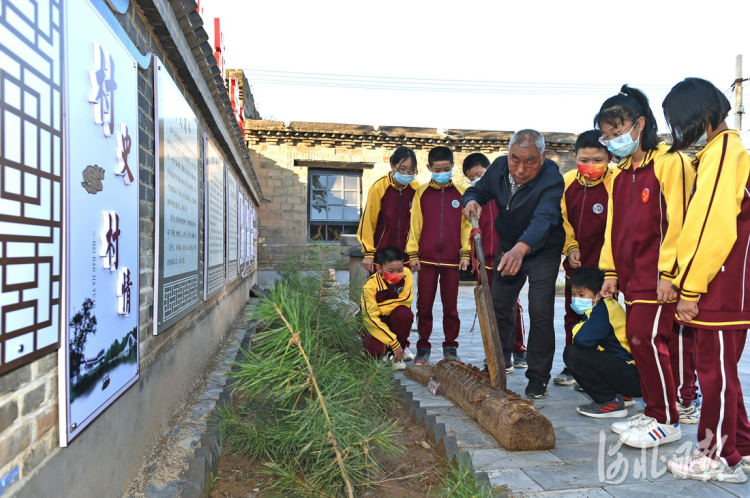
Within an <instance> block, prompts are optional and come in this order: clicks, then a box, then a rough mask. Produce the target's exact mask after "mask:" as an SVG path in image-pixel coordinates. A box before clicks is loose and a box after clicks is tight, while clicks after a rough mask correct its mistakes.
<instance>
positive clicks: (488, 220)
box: [479, 201, 526, 353]
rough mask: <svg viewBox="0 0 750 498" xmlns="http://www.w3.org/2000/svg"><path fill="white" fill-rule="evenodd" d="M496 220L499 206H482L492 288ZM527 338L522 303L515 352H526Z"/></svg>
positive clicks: (518, 314) (486, 255)
mask: <svg viewBox="0 0 750 498" xmlns="http://www.w3.org/2000/svg"><path fill="white" fill-rule="evenodd" d="M495 218H497V204H495V201H490V202H488V203H487V204H485V205H484V206H482V216H481V217H480V218H479V229H480V230H481V231H482V248H483V249H484V263H485V266H484V268H485V270H486V271H485V275H487V284H488V285H489V286H490V289H491V288H492V275H493V271H492V270H493V268H492V264H493V262H494V261H495V256H496V255H497V251H498V247H499V238H498V236H497V231H496V230H495ZM525 338H526V325H525V324H524V322H523V307H522V306H521V301H520V300H519V301H518V303H516V341H515V344H514V345H513V351H514V352H516V353H522V352H524V351H526V346H525V345H524V343H523V341H524V339H525Z"/></svg>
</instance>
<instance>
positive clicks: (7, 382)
mask: <svg viewBox="0 0 750 498" xmlns="http://www.w3.org/2000/svg"><path fill="white" fill-rule="evenodd" d="M195 8H196V5H195V2H194V1H191V0H172V1H168V0H134V2H131V5H130V8H129V10H128V11H127V13H126V14H118V15H117V18H118V20H119V21H120V24H121V25H122V26H123V28H125V30H126V32H127V33H128V35H129V37H130V39H131V40H132V41H133V42H134V43H135V44H136V46H137V47H138V48H139V50H140V51H141V52H142V53H147V52H153V53H154V54H155V55H156V56H158V57H159V58H160V59H161V60H162V62H163V63H164V65H165V67H166V69H167V71H168V72H169V73H170V74H171V75H172V76H173V78H174V79H175V81H176V82H177V85H178V87H180V88H181V90H182V91H183V93H184V95H185V97H186V99H187V101H188V102H189V103H190V105H191V106H192V107H193V110H194V111H195V113H196V115H197V116H198V121H199V127H200V130H199V133H201V136H202V133H203V132H204V131H206V132H207V133H208V134H209V136H210V137H211V138H212V139H213V140H214V141H215V143H216V144H217V146H218V148H219V149H220V150H221V151H222V153H223V154H224V156H225V157H226V158H227V159H228V167H230V168H232V169H233V171H234V172H235V174H236V176H237V178H238V180H239V182H240V183H241V184H242V185H243V186H244V187H245V189H246V190H247V191H248V192H249V193H250V196H251V198H253V199H254V200H255V202H256V203H257V201H259V200H260V198H261V196H262V190H261V187H260V185H259V184H258V183H257V177H256V175H255V171H254V170H253V167H252V163H251V160H250V155H249V151H248V150H247V148H246V146H245V143H244V140H243V135H242V131H241V130H240V129H239V127H238V126H237V124H236V120H235V119H234V116H233V115H232V112H231V105H230V104H227V103H228V96H226V98H224V95H225V94H226V88H225V87H224V84H223V82H222V81H221V79H220V78H219V80H218V81H217V80H216V79H215V78H213V79H212V76H211V75H213V74H214V72H215V71H214V69H216V68H215V59H214V60H213V61H211V60H210V59H213V55H210V56H209V57H205V56H201V54H202V53H203V52H205V50H204V49H202V48H201V47H202V46H203V45H204V43H201V40H202V36H203V35H202V34H201V31H202V28H201V26H200V24H201V20H200V18H197V19H196V18H195V16H190V23H188V22H186V21H185V20H184V19H186V15H187V14H188V13H192V12H193V11H194V10H195ZM203 34H205V33H203ZM191 45H193V46H191ZM205 45H208V44H207V43H205ZM208 53H210V52H208ZM211 63H212V64H213V66H211ZM153 73H154V64H153V63H152V64H151V66H150V67H149V68H148V69H145V70H144V69H142V68H139V71H138V93H139V95H138V108H139V109H138V112H139V130H138V141H139V160H140V164H139V167H140V186H139V187H140V289H139V291H140V329H141V330H140V345H139V348H140V371H141V378H140V380H139V382H138V384H137V385H136V386H133V387H132V388H131V389H130V390H129V391H127V392H126V393H125V394H124V395H123V396H122V397H121V398H120V399H119V400H118V401H116V402H115V403H114V404H113V405H112V406H110V407H109V408H108V409H107V411H105V412H104V413H103V414H102V415H101V416H100V417H99V418H98V419H97V420H96V421H95V422H94V423H93V424H92V425H91V426H90V427H89V428H87V429H86V430H85V431H84V432H83V433H82V434H81V435H80V436H79V437H78V438H77V439H76V440H75V441H74V442H73V443H72V444H71V445H70V446H69V447H68V448H62V449H61V448H60V447H59V422H58V416H59V415H58V414H59V409H60V408H62V409H64V408H65V407H64V406H62V407H61V406H60V404H59V401H58V376H57V373H58V372H57V366H58V353H57V352H54V353H51V354H48V355H46V356H44V357H42V358H40V359H38V360H36V361H34V362H33V363H30V364H26V365H24V366H21V367H19V368H17V369H15V370H13V371H11V372H9V373H7V374H4V375H0V482H2V481H1V480H2V479H3V478H4V477H9V476H16V475H17V478H16V480H18V481H19V482H17V483H15V484H11V485H10V487H8V488H7V489H6V490H4V489H3V488H2V487H0V494H3V492H4V491H5V493H7V494H3V496H13V495H16V494H17V495H19V496H53V495H56V496H95V495H96V496H116V495H119V494H121V492H122V489H123V484H124V483H126V482H127V481H128V479H129V478H130V477H131V476H132V475H133V473H134V472H137V471H138V469H139V467H140V466H141V464H142V463H143V461H142V459H141V455H143V454H146V453H147V452H148V450H149V447H150V445H151V444H153V442H154V441H155V440H156V438H157V437H158V436H159V435H160V434H161V432H162V431H163V430H164V428H165V426H166V424H167V422H168V420H169V419H170V410H171V409H172V406H173V405H174V404H175V403H176V402H177V401H178V400H179V398H180V396H182V395H183V394H184V393H185V392H187V390H188V389H189V388H190V387H191V385H192V378H193V376H195V375H198V373H199V370H200V366H201V365H202V364H203V362H205V361H207V360H208V359H209V358H210V353H211V351H213V348H214V347H215V345H216V344H218V343H219V341H220V340H221V338H222V337H223V334H224V332H225V330H227V327H228V325H229V324H230V323H231V321H232V320H233V319H234V317H235V315H236V313H237V312H239V311H240V309H242V307H243V306H244V303H245V301H246V299H247V296H248V291H249V288H250V286H252V285H253V284H254V282H255V272H254V271H253V270H254V269H253V268H251V272H250V276H249V277H248V278H245V279H244V280H243V279H237V280H235V281H234V282H232V283H231V284H229V285H227V286H225V287H224V290H223V291H220V292H218V293H217V294H216V295H214V296H212V297H211V298H210V300H208V301H206V302H203V301H201V302H200V304H199V305H198V308H197V309H196V310H195V311H194V312H192V313H191V314H189V315H188V316H186V317H185V318H183V319H182V320H180V321H179V322H178V323H177V324H175V325H174V326H172V327H171V328H169V329H168V330H166V331H164V332H163V333H161V334H160V335H158V336H154V335H152V326H153V312H154V308H153V307H154V289H153V286H154V273H153V270H154V255H155V247H154V241H155V234H154V231H155V223H154V214H155V212H154V210H155V204H154V202H155V192H154V187H155V178H154V175H155V172H156V169H155V168H156V165H155V157H154V153H155V143H154V136H155V133H154V132H155V128H154V126H155V123H154V89H153ZM222 92H223V93H222ZM201 147H202V142H201ZM201 153H202V151H201ZM200 176H201V177H203V172H202V171H201V172H200ZM200 188H201V192H200V195H199V198H200V209H201V214H200V216H199V220H200V232H201V233H200V237H201V238H202V232H203V191H202V189H203V182H201V183H200ZM261 223H263V222H261ZM199 247H200V253H199V257H200V262H201V264H200V268H201V287H200V288H201V289H202V269H203V264H202V261H203V244H199ZM115 448H116V451H115ZM16 472H17V474H16ZM102 476H106V478H105V479H102V478H101V477H102ZM92 493H93V494H92Z"/></svg>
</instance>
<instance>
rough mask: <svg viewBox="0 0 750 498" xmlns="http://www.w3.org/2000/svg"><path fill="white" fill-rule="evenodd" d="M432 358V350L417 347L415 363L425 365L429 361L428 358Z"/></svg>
mask: <svg viewBox="0 0 750 498" xmlns="http://www.w3.org/2000/svg"><path fill="white" fill-rule="evenodd" d="M429 359H430V350H429V349H419V348H417V356H416V357H415V358H414V364H415V365H424V364H425V363H427V360H429Z"/></svg>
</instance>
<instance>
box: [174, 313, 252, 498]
mask: <svg viewBox="0 0 750 498" xmlns="http://www.w3.org/2000/svg"><path fill="white" fill-rule="evenodd" d="M257 326H258V323H257V322H250V323H249V324H248V327H247V333H245V337H243V338H242V342H241V343H240V347H239V349H238V350H237V355H236V356H235V357H234V363H233V365H232V369H231V370H230V371H229V372H230V373H231V372H236V371H238V370H239V368H240V367H239V365H237V362H239V361H241V360H242V359H243V354H242V352H243V351H247V350H249V349H250V341H251V340H252V338H253V334H255V329H256V328H257ZM236 380H237V379H235V378H232V377H229V378H227V383H226V384H225V385H224V389H223V390H222V391H221V394H219V400H218V401H217V403H216V406H215V407H214V409H213V410H212V411H211V413H210V414H209V415H208V421H207V422H206V430H205V431H204V432H203V434H202V435H201V438H200V446H199V447H198V448H196V449H195V454H194V455H193V458H191V459H190V460H188V471H187V479H186V481H185V483H184V484H183V486H182V494H181V496H182V498H208V493H209V491H210V490H211V484H212V483H211V479H212V476H214V475H216V472H217V470H218V467H219V456H220V455H221V446H222V445H221V439H220V438H219V436H218V434H217V433H216V432H217V431H216V430H215V429H216V426H217V424H218V423H219V410H220V409H221V407H222V406H223V405H224V403H229V402H230V400H231V399H232V390H233V389H234V383H235V382H236Z"/></svg>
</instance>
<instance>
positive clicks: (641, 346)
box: [576, 297, 680, 424]
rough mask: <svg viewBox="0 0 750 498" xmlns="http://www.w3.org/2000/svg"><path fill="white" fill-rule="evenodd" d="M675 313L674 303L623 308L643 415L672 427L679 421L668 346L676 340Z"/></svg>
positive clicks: (636, 304) (675, 306)
mask: <svg viewBox="0 0 750 498" xmlns="http://www.w3.org/2000/svg"><path fill="white" fill-rule="evenodd" d="M626 299H627V297H626ZM676 310H677V303H669V304H660V305H657V304H641V303H635V304H630V305H627V306H626V309H625V312H626V323H625V335H626V337H627V339H628V344H630V352H631V353H632V354H633V359H634V360H635V364H636V365H637V366H638V374H639V375H640V379H641V393H642V395H643V401H644V402H645V403H646V411H645V414H646V415H647V416H649V417H653V418H655V419H656V421H657V422H659V423H660V424H676V423H677V422H679V420H680V417H679V413H678V412H677V406H676V404H675V401H676V391H675V377H674V374H673V371H672V358H671V356H670V347H669V343H670V341H675V342H677V340H678V337H677V334H676V332H675V327H674V316H675V311H676ZM673 347H674V345H673ZM576 380H578V379H576Z"/></svg>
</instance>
